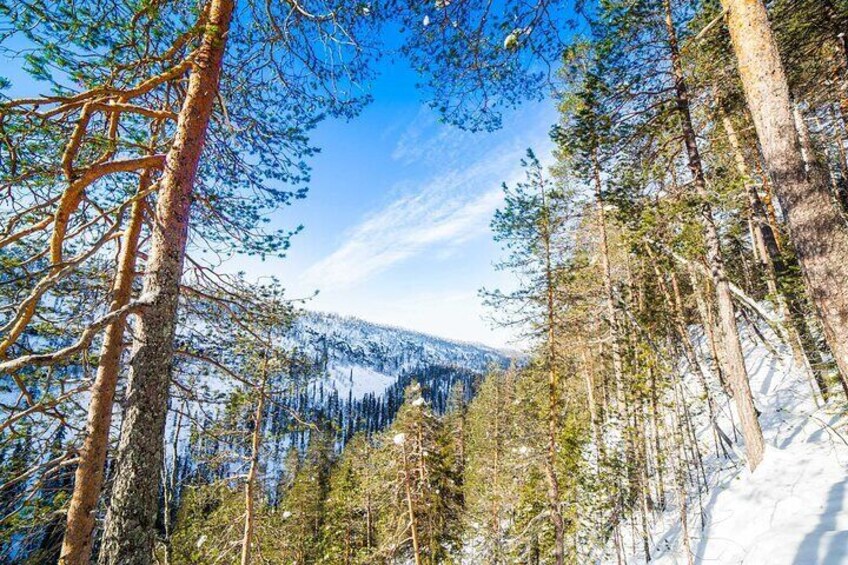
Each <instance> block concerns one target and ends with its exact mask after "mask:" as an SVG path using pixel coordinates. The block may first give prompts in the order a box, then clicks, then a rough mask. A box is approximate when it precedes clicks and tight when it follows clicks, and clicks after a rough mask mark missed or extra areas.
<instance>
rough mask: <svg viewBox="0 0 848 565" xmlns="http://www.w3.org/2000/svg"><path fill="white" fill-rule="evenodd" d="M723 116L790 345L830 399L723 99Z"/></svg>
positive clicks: (802, 366) (726, 132)
mask: <svg viewBox="0 0 848 565" xmlns="http://www.w3.org/2000/svg"><path fill="white" fill-rule="evenodd" d="M719 115H720V118H721V122H722V125H723V126H724V131H725V134H726V135H727V139H728V141H729V142H730V147H731V149H732V150H733V155H734V160H735V162H736V170H737V171H738V173H739V176H740V178H741V179H742V180H743V182H744V183H745V193H746V194H747V196H748V206H749V209H750V213H751V218H752V220H753V224H754V232H753V236H754V244H755V245H756V247H757V248H759V255H760V263H761V267H762V270H763V272H764V273H765V275H766V281H767V283H768V289H769V294H771V296H772V297H773V299H774V301H775V305H776V306H777V311H778V315H779V316H780V318H781V322H782V324H783V326H784V327H785V328H786V333H787V335H788V337H789V341H790V343H789V346H790V347H791V348H792V353H793V354H794V356H795V360H796V362H798V363H799V364H800V365H801V368H802V369H803V370H804V372H805V373H806V375H807V378H808V379H809V380H810V381H812V382H815V383H816V385H817V386H818V389H819V391H820V392H821V395H822V398H824V399H825V401H826V400H827V398H828V390H827V384H826V383H825V382H824V378H823V377H822V375H821V374H820V373H819V372H817V371H816V370H815V369H814V368H813V361H812V359H811V355H812V353H811V352H810V351H808V350H809V349H810V347H811V344H812V340H811V336H810V335H809V328H808V327H807V324H806V321H805V320H804V318H803V310H804V308H803V305H802V304H801V298H800V297H799V296H798V294H797V293H796V292H795V291H794V290H792V287H791V283H789V284H784V285H780V284H779V279H781V278H783V279H785V278H786V277H787V276H788V275H789V273H788V271H787V268H786V264H785V262H784V260H783V255H782V254H781V252H780V248H779V247H778V245H777V238H776V237H775V235H774V231H773V230H772V228H771V225H769V223H768V219H767V218H766V210H765V207H764V206H763V203H762V201H761V200H760V197H759V195H758V194H757V189H756V187H754V185H753V183H751V182H750V175H749V174H748V166H747V164H746V163H745V156H744V155H743V154H742V147H741V144H740V142H739V136H738V135H736V128H734V127H733V122H732V121H731V119H730V116H729V115H728V114H727V112H726V111H725V110H724V108H723V107H722V106H721V102H719ZM784 282H787V281H784Z"/></svg>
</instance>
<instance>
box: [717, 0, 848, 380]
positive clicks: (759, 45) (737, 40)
mask: <svg viewBox="0 0 848 565" xmlns="http://www.w3.org/2000/svg"><path fill="white" fill-rule="evenodd" d="M722 4H723V5H724V7H725V9H726V10H727V20H728V27H729V29H730V37H731V40H732V43H733V48H734V51H735V53H736V58H737V61H738V66H739V74H740V76H741V79H742V86H743V89H744V91H745V97H746V99H747V101H748V107H749V109H750V110H751V115H752V116H753V118H754V126H755V128H756V130H757V135H758V137H759V139H760V144H761V146H762V149H763V155H764V157H765V161H766V167H767V169H768V172H769V175H770V176H771V177H772V179H773V180H774V185H775V190H776V192H777V197H778V199H779V200H780V205H781V207H782V208H783V211H784V213H785V214H786V217H787V221H788V224H789V231H790V234H791V236H792V241H793V243H794V247H795V251H796V253H797V255H798V259H799V261H800V263H801V268H802V270H803V273H804V277H805V280H806V282H807V286H808V288H809V290H810V295H811V297H812V299H813V302H814V303H815V305H816V307H817V309H818V311H819V312H820V314H821V317H822V322H823V324H824V328H825V336H826V338H827V341H828V344H829V345H830V348H831V350H832V351H833V354H834V356H835V357H836V362H837V364H838V365H839V368H840V370H841V372H842V373H843V374H848V288H846V281H848V260H846V258H848V227H847V226H846V225H845V222H844V221H843V219H842V217H841V215H840V213H839V211H838V209H837V208H836V206H835V203H834V202H833V201H832V198H831V196H830V194H829V190H828V187H827V181H826V180H825V178H824V174H823V173H822V171H821V167H820V166H817V165H816V164H813V167H811V169H810V170H809V171H807V170H806V168H805V166H804V160H803V159H802V157H801V152H800V150H799V137H798V132H797V131H796V129H795V126H794V125H793V117H792V104H791V100H790V96H789V87H788V84H787V81H786V75H785V72H784V69H783V64H782V63H781V61H780V53H779V52H778V49H777V43H776V42H775V39H774V35H773V34H772V30H771V26H770V24H769V21H768V13H767V12H766V8H765V5H764V4H763V2H762V0H722Z"/></svg>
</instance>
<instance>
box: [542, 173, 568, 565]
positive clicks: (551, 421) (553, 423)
mask: <svg viewBox="0 0 848 565" xmlns="http://www.w3.org/2000/svg"><path fill="white" fill-rule="evenodd" d="M542 207H543V214H544V218H543V225H542V240H543V244H544V253H545V295H546V296H545V301H546V318H547V320H546V322H547V326H548V327H547V344H546V346H547V347H546V349H547V365H548V367H547V368H548V446H547V453H546V455H545V475H546V477H547V480H548V505H549V507H550V513H551V514H550V516H551V525H552V526H553V528H554V563H555V564H556V565H564V564H565V523H564V521H563V519H562V509H561V508H560V488H559V477H558V474H557V471H556V449H557V446H556V442H557V432H558V430H559V379H558V378H557V372H556V300H555V297H554V285H555V284H556V279H555V277H554V271H553V258H552V251H551V243H552V242H551V238H552V233H551V231H552V230H551V216H550V208H549V206H548V199H547V195H546V194H545V191H544V188H543V189H542Z"/></svg>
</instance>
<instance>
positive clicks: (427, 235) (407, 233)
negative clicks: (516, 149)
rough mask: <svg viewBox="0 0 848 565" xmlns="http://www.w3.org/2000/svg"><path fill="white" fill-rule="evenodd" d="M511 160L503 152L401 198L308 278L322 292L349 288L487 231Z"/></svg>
mask: <svg viewBox="0 0 848 565" xmlns="http://www.w3.org/2000/svg"><path fill="white" fill-rule="evenodd" d="M511 163H515V155H514V154H513V153H511V152H506V153H502V154H501V155H500V156H498V157H496V158H495V159H492V160H488V161H485V162H479V163H476V164H474V165H473V166H471V167H469V168H468V169H466V170H465V171H453V172H450V173H447V174H444V175H441V176H439V177H437V178H435V179H433V180H431V181H430V182H428V183H426V184H425V185H424V186H421V187H420V188H419V190H417V191H413V192H410V193H407V194H405V195H403V196H401V197H399V198H397V199H396V200H394V201H393V202H391V203H390V204H388V205H387V206H385V207H384V208H383V209H381V210H379V211H378V212H376V213H373V214H371V215H370V216H368V217H366V218H365V219H364V220H363V221H362V222H361V223H360V224H358V225H357V226H355V227H354V228H353V229H351V230H350V231H349V232H348V234H347V237H346V241H345V242H344V243H343V244H342V245H341V246H340V247H339V248H337V249H336V250H335V251H333V252H332V253H331V254H330V255H328V256H327V257H325V258H323V259H321V260H320V261H318V262H317V263H315V264H314V265H312V266H311V267H310V268H309V269H308V270H307V272H306V274H305V278H306V281H307V282H308V283H309V284H312V285H314V286H317V287H318V288H321V289H322V290H323V289H328V288H330V289H332V288H344V287H348V286H351V285H354V284H356V283H359V282H362V281H365V280H367V279H368V278H369V277H371V276H373V275H375V274H378V273H380V272H382V271H384V270H386V269H387V268H389V267H390V266H392V265H394V264H396V263H398V262H400V261H403V260H405V259H408V258H410V257H412V256H415V255H417V254H419V253H422V252H424V251H425V250H431V249H434V248H436V249H438V250H439V252H440V253H446V252H448V251H449V250H450V249H452V248H455V247H456V246H458V245H461V244H463V243H465V242H467V241H470V240H472V239H474V238H476V237H480V236H483V235H486V234H487V233H488V226H489V221H490V219H491V217H492V214H493V213H494V211H495V209H496V208H497V207H498V205H499V204H500V202H501V199H502V196H501V190H500V188H499V186H500V179H501V178H502V175H503V174H504V172H505V171H508V169H509V164H511Z"/></svg>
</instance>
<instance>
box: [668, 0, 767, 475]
mask: <svg viewBox="0 0 848 565" xmlns="http://www.w3.org/2000/svg"><path fill="white" fill-rule="evenodd" d="M664 6H665V12H666V29H667V31H668V39H669V48H670V51H671V63H672V70H673V73H674V86H675V95H676V96H675V98H676V103H677V111H678V113H679V114H680V118H681V126H682V128H683V137H684V142H685V145H686V155H687V157H688V161H689V169H690V172H691V174H692V180H693V185H694V187H695V190H696V192H697V193H698V197H699V199H700V201H701V202H700V214H701V221H702V224H703V229H704V240H705V243H706V246H707V264H708V265H709V267H710V274H711V275H712V279H713V283H714V285H715V290H716V301H717V304H718V314H719V322H720V327H721V339H722V344H723V347H722V350H723V351H722V353H723V354H724V357H725V364H726V366H727V370H728V375H727V378H728V380H729V382H730V386H731V387H732V388H733V399H734V401H735V402H736V409H737V411H738V412H739V419H740V420H741V423H742V434H743V436H744V437H745V450H746V453H747V455H748V465H749V466H750V468H751V470H754V469H756V467H757V465H759V464H760V461H762V458H763V451H764V443H763V432H762V429H761V428H760V422H759V420H757V410H756V408H755V407H754V398H753V395H752V393H751V384H750V383H749V382H748V371H747V369H746V367H745V357H744V355H743V353H742V344H741V342H740V340H739V329H738V328H737V326H736V312H735V310H734V307H733V300H732V298H731V293H730V285H729V281H728V280H727V274H726V272H725V269H724V258H723V257H722V253H721V245H720V243H719V236H718V229H717V228H716V224H715V219H714V218H713V211H712V206H711V205H710V202H709V191H708V190H707V182H706V178H705V176H704V170H703V166H702V164H701V155H700V152H699V151H698V144H697V137H696V135H695V128H694V126H693V125H692V115H691V112H690V107H689V104H690V103H689V91H688V88H687V85H686V80H685V78H684V73H683V65H682V63H681V60H680V49H679V46H678V42H677V32H676V30H675V29H674V21H673V19H672V11H671V2H670V0H664Z"/></svg>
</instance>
